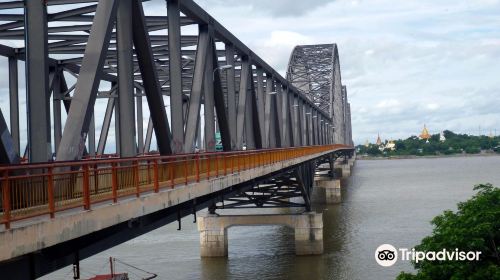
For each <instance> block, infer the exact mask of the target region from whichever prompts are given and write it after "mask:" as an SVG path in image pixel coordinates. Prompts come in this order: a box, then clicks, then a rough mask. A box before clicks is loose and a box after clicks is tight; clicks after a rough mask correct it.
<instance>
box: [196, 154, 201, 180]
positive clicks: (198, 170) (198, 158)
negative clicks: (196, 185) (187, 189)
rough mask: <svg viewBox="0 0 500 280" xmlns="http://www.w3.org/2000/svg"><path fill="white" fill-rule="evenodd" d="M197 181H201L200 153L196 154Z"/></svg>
mask: <svg viewBox="0 0 500 280" xmlns="http://www.w3.org/2000/svg"><path fill="white" fill-rule="evenodd" d="M196 182H200V155H199V154H196Z"/></svg>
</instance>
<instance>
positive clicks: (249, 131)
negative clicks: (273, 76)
mask: <svg viewBox="0 0 500 280" xmlns="http://www.w3.org/2000/svg"><path fill="white" fill-rule="evenodd" d="M242 73H243V71H242ZM247 79H248V82H247V90H246V93H245V96H246V101H245V141H246V147H247V149H252V150H253V149H255V148H256V141H255V140H256V139H255V136H256V131H255V125H258V124H256V123H257V122H258V121H254V120H255V117H256V116H255V112H254V103H255V91H254V82H253V69H252V63H251V61H250V60H249V65H248V78H247ZM240 94H241V89H240Z"/></svg>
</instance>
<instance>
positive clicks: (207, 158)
mask: <svg viewBox="0 0 500 280" xmlns="http://www.w3.org/2000/svg"><path fill="white" fill-rule="evenodd" d="M206 161H207V180H210V155H208V156H207V157H206Z"/></svg>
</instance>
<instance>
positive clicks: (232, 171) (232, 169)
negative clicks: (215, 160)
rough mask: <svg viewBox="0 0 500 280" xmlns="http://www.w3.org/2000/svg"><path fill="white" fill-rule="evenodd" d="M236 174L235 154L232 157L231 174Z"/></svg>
mask: <svg viewBox="0 0 500 280" xmlns="http://www.w3.org/2000/svg"><path fill="white" fill-rule="evenodd" d="M233 173H234V154H233V155H232V156H231V174H233Z"/></svg>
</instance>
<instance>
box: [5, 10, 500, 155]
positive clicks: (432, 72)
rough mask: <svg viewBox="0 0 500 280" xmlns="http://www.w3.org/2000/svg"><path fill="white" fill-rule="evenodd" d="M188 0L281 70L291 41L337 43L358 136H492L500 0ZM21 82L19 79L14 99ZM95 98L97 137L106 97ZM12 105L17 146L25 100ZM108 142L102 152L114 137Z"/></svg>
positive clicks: (497, 117)
mask: <svg viewBox="0 0 500 280" xmlns="http://www.w3.org/2000/svg"><path fill="white" fill-rule="evenodd" d="M196 2H197V3H198V4H199V5H200V6H202V7H203V8H204V9H205V10H207V11H208V12H209V13H210V14H211V15H212V16H213V17H214V18H216V19H217V20H218V21H219V22H220V23H222V24H223V25H224V26H225V27H226V28H227V29H228V30H229V31H231V32H232V33H233V34H235V35H236V36H237V37H238V38H239V39H240V40H241V41H242V42H244V43H245V44H247V45H248V46H249V47H250V48H251V49H252V50H253V51H254V52H256V53H257V54H258V55H260V56H261V57H262V58H263V59H264V60H265V61H267V62H268V63H269V64H270V65H271V66H273V67H274V68H275V69H277V70H278V71H279V72H280V73H281V74H282V75H283V76H285V71H286V66H287V63H288V59H289V56H290V53H291V51H292V49H293V47H294V46H295V45H304V44H317V43H337V44H338V47H339V53H340V63H341V70H342V82H343V84H344V85H346V86H347V89H348V95H349V99H350V102H351V110H352V126H353V137H354V140H355V142H357V143H358V144H360V143H364V142H365V141H366V140H369V141H370V142H374V141H375V139H376V136H377V133H380V135H381V137H382V138H383V139H398V138H406V137H409V136H410V135H416V134H418V133H419V132H420V131H421V129H422V127H423V125H424V123H425V124H426V125H427V127H428V128H429V131H430V132H431V133H438V132H440V131H442V130H445V129H449V130H452V131H455V132H461V133H472V134H478V133H479V132H480V131H481V132H482V133H483V134H489V133H490V132H492V133H494V134H495V133H497V134H500V110H499V108H500V86H499V81H500V0H473V1H463V0H405V1H398V0H357V1H356V0H354V1H351V0H309V1H304V0H245V1H244V0H197V1H196ZM165 6H166V5H165V0H153V1H150V2H145V11H146V13H147V14H148V15H166V7H165ZM57 8H58V6H55V8H53V7H51V9H57ZM55 11H56V10H51V11H50V12H51V13H52V12H55ZM188 29H189V28H188ZM191 29H192V28H191ZM183 31H184V29H183ZM188 31H189V30H188ZM8 43H9V44H14V45H16V44H21V45H22V43H19V42H17V43H16V42H8ZM6 65H7V60H6V59H4V58H0V77H4V78H3V79H0V96H1V97H2V98H1V100H0V108H2V111H3V112H4V117H5V118H6V121H7V123H9V117H8V113H7V112H8V99H7V96H8V79H7V78H6V77H7V69H6ZM19 75H20V77H23V76H24V66H23V65H20V73H19ZM24 86H25V85H24V80H23V78H21V80H20V103H21V104H22V105H24V104H25V98H24ZM98 103H99V104H98V105H97V107H98V108H102V110H97V111H98V112H96V119H97V120H98V121H97V123H96V128H97V130H98V131H97V135H99V130H100V126H101V121H100V120H102V118H103V114H104V109H103V108H104V107H105V100H99V101H98ZM101 103H102V104H101ZM143 105H144V107H145V110H147V109H146V104H143ZM20 110H21V112H20V115H21V118H22V119H21V136H22V145H23V147H24V145H25V141H26V120H25V114H26V113H25V108H24V106H21V107H20ZM64 117H65V116H64V114H63V118H64ZM144 122H145V123H146V124H147V116H146V115H145V119H144ZM112 125H113V124H112ZM109 136H110V137H111V138H112V137H113V136H114V129H111V130H110V134H109ZM108 144H109V145H108V146H107V149H106V150H107V151H108V152H111V150H114V141H113V140H112V139H110V140H109V143H108ZM153 146H154V145H153Z"/></svg>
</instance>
